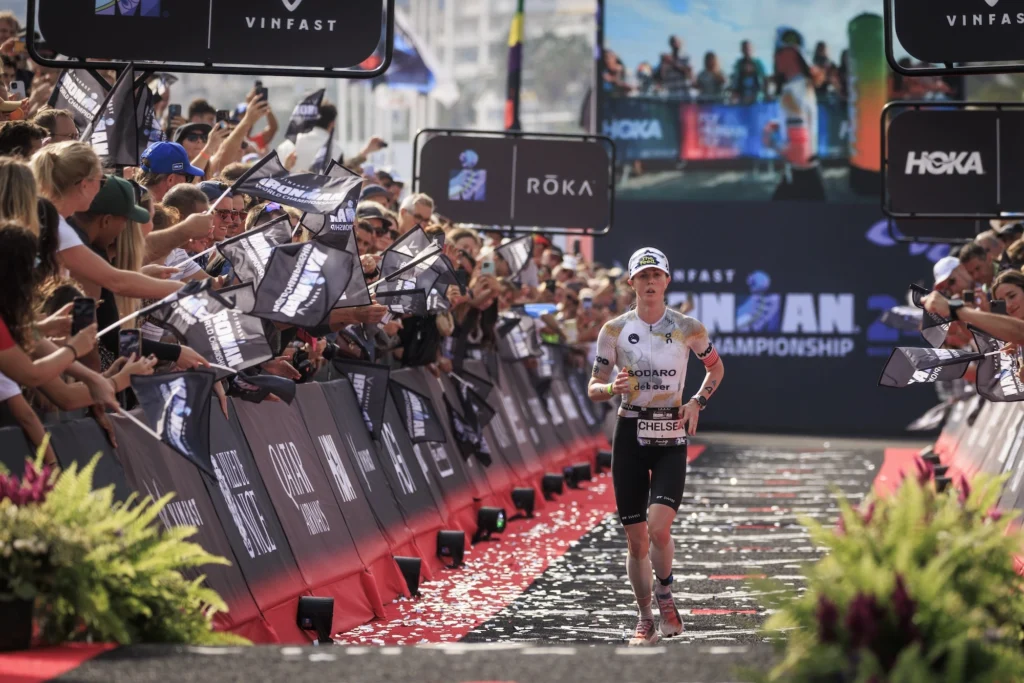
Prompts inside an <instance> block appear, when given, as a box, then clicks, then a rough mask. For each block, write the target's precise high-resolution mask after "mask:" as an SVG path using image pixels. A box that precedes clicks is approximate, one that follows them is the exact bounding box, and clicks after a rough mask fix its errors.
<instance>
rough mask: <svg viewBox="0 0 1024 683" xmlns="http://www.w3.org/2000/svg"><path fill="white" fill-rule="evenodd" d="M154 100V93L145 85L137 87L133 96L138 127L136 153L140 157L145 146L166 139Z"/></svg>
mask: <svg viewBox="0 0 1024 683" xmlns="http://www.w3.org/2000/svg"><path fill="white" fill-rule="evenodd" d="M155 100H156V95H154V94H153V91H152V90H150V89H149V87H148V86H146V85H143V86H141V87H140V88H139V90H138V93H137V94H136V97H135V121H136V125H138V127H139V139H138V143H139V152H138V154H139V157H140V158H141V157H142V153H143V152H145V151H146V148H147V147H149V146H150V145H152V144H154V143H157V142H163V141H164V140H166V139H167V136H166V135H165V134H164V129H163V126H161V125H160V121H159V120H158V119H157V117H156V108H155V107H154V106H153V105H154V101H155Z"/></svg>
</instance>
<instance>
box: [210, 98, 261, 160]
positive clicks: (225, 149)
mask: <svg viewBox="0 0 1024 683" xmlns="http://www.w3.org/2000/svg"><path fill="white" fill-rule="evenodd" d="M269 110H270V105H269V104H268V103H267V101H266V100H259V101H258V102H254V103H253V104H251V105H249V107H248V108H247V109H246V110H245V116H243V117H242V121H241V122H240V123H239V124H238V125H237V126H235V129H234V130H232V131H231V134H230V135H228V139H227V140H225V141H224V144H223V145H221V146H220V149H219V150H217V153H216V154H214V155H213V159H212V160H211V161H210V170H211V171H213V172H218V171H220V169H222V168H224V166H226V165H227V163H226V161H227V160H228V159H235V158H237V157H238V156H239V155H240V154H241V153H242V143H243V142H245V140H246V138H248V137H249V132H250V131H251V130H252V127H253V126H255V125H256V122H257V121H259V120H260V119H261V118H263V117H264V116H265V115H266V113H267V112H268V111H269Z"/></svg>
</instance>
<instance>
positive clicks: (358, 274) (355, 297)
mask: <svg viewBox="0 0 1024 683" xmlns="http://www.w3.org/2000/svg"><path fill="white" fill-rule="evenodd" d="M326 234H328V235H341V234H344V233H337V232H329V233H326ZM345 251H346V252H348V253H349V254H351V256H352V263H353V266H352V274H351V275H350V276H349V279H348V284H347V285H346V286H345V291H344V292H343V293H342V295H341V298H340V299H338V303H336V304H335V305H334V307H335V308H352V307H354V306H369V305H370V304H371V303H373V300H372V299H371V298H370V289H369V287H367V286H366V276H365V275H364V274H363V265H362V262H361V261H360V260H359V246H358V245H357V244H356V241H355V240H354V239H352V232H351V231H349V233H348V239H347V240H345Z"/></svg>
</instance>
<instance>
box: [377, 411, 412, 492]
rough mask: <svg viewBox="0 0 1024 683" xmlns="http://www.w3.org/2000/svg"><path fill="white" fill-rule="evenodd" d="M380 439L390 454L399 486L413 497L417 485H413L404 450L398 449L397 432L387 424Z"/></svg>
mask: <svg viewBox="0 0 1024 683" xmlns="http://www.w3.org/2000/svg"><path fill="white" fill-rule="evenodd" d="M380 437H381V441H382V442H383V443H384V448H385V450H387V452H388V456H389V457H390V458H391V465H392V466H393V467H394V468H395V475H396V476H397V477H398V484H399V486H401V487H402V493H404V494H405V495H407V496H411V495H412V494H414V493H416V484H415V483H413V480H412V473H411V472H410V471H409V466H408V465H407V464H406V463H405V458H403V457H402V449H401V448H399V447H398V439H396V438H395V432H394V431H393V430H392V429H391V425H390V424H388V423H387V422H385V423H384V425H383V426H382V427H381V430H380Z"/></svg>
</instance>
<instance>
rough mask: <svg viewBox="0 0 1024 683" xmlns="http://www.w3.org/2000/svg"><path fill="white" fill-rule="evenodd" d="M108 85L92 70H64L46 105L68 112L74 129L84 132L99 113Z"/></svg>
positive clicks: (108, 88)
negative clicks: (73, 120)
mask: <svg viewBox="0 0 1024 683" xmlns="http://www.w3.org/2000/svg"><path fill="white" fill-rule="evenodd" d="M109 91H110V84H109V83H107V81H106V80H105V79H104V78H103V77H102V76H100V75H99V74H98V73H96V72H95V71H93V70H92V69H65V70H64V71H62V72H61V74H60V78H58V79H57V85H56V86H55V87H54V88H53V92H52V93H51V94H50V100H49V102H47V105H48V106H50V107H52V108H54V109H63V110H64V111H67V112H70V113H71V115H72V116H73V117H74V119H75V127H76V128H77V129H78V130H85V129H86V128H88V127H89V124H90V123H92V120H93V119H94V118H96V116H97V114H99V112H100V106H101V105H102V104H103V101H104V100H105V99H106V98H107V93H108V92H109Z"/></svg>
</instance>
